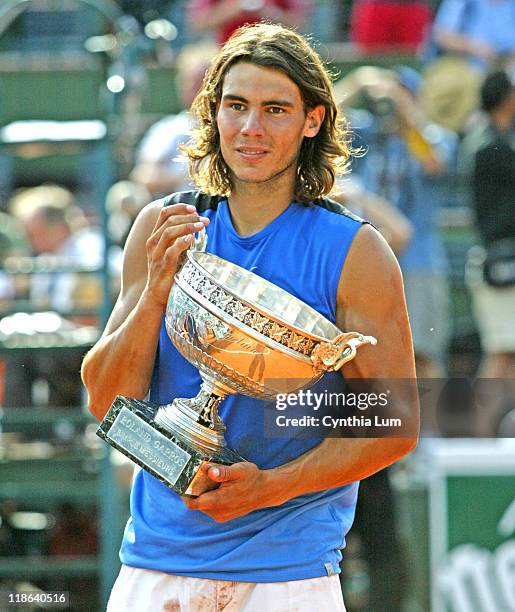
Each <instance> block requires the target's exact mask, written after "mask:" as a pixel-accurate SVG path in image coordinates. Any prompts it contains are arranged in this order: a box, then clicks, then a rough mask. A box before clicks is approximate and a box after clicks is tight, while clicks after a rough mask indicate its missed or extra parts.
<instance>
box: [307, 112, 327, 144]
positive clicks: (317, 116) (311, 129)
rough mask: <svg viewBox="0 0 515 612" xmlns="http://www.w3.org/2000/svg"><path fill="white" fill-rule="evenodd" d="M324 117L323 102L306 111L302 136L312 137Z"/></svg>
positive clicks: (316, 132)
mask: <svg viewBox="0 0 515 612" xmlns="http://www.w3.org/2000/svg"><path fill="white" fill-rule="evenodd" d="M324 118H325V106H324V105H323V104H319V105H318V106H315V108H313V109H311V110H310V111H308V114H307V115H306V123H305V126H304V136H307V138H314V137H315V136H316V135H317V134H318V132H319V131H320V126H321V125H322V123H323V121H324Z"/></svg>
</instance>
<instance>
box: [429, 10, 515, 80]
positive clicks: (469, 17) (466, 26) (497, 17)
mask: <svg viewBox="0 0 515 612" xmlns="http://www.w3.org/2000/svg"><path fill="white" fill-rule="evenodd" d="M433 36H434V39H435V43H436V45H437V46H438V48H439V50H440V52H441V53H444V54H447V53H452V54H459V55H462V56H465V57H466V58H467V59H468V60H469V61H470V62H471V63H472V64H473V65H474V66H476V67H478V68H480V69H481V70H487V69H488V68H489V67H490V66H492V65H494V64H496V63H498V62H499V61H500V60H502V59H503V58H505V59H508V60H509V59H510V58H511V59H513V57H515V2H513V0H443V1H442V3H441V5H440V8H439V9H438V12H437V14H436V17H435V21H434V27H433Z"/></svg>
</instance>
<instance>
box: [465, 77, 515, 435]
mask: <svg viewBox="0 0 515 612" xmlns="http://www.w3.org/2000/svg"><path fill="white" fill-rule="evenodd" d="M481 108H482V110H483V111H484V114H485V119H484V122H483V123H482V124H481V125H479V126H477V127H476V128H475V129H474V130H473V131H472V132H470V134H468V135H467V137H466V138H465V139H464V141H463V143H462V150H461V153H462V162H463V167H464V172H465V175H466V176H467V177H468V179H469V181H468V182H469V183H470V185H471V192H472V193H471V198H472V204H473V207H474V211H475V215H476V222H477V229H478V231H479V235H480V237H481V241H482V243H483V246H484V249H485V251H484V252H481V251H479V253H478V250H477V249H476V250H475V253H476V256H474V252H473V253H472V254H471V255H472V256H471V258H470V261H469V265H468V269H467V280H468V283H469V287H470V291H471V294H472V300H473V306H474V313H475V316H476V321H477V324H478V327H479V334H480V338H481V345H482V348H483V352H484V356H483V359H482V362H481V366H480V370H479V377H480V378H496V379H510V378H515V85H514V83H513V81H512V80H511V79H510V77H509V76H508V74H507V73H506V72H505V71H502V70H501V71H496V72H493V73H491V74H489V75H488V76H487V77H486V79H485V81H484V83H483V85H482V87H481ZM478 255H479V256H478ZM485 257H486V259H485ZM499 265H500V266H501V271H502V275H501V276H499V275H496V274H495V266H499ZM499 384H500V383H499ZM512 392H513V389H512ZM512 397H513V396H512ZM506 399H507V398H504V400H503V398H501V401H500V402H495V401H494V402H493V403H491V404H490V406H489V409H484V407H483V410H481V411H479V413H478V420H477V433H478V434H479V435H483V436H493V435H495V433H496V431H497V427H498V425H499V421H500V420H501V418H502V415H503V413H504V412H506V409H507V408H513V403H512V404H511V406H509V405H508V402H507V401H506ZM512 402H513V400H512Z"/></svg>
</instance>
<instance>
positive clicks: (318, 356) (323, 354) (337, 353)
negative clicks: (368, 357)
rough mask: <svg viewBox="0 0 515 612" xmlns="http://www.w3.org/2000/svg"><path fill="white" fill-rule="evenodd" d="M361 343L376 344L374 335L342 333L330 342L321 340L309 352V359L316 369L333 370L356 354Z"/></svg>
mask: <svg viewBox="0 0 515 612" xmlns="http://www.w3.org/2000/svg"><path fill="white" fill-rule="evenodd" d="M363 344H372V345H373V346H374V345H376V344H377V338H374V336H364V335H363V334H360V333H359V332H346V333H342V334H340V335H338V336H336V338H335V339H334V340H331V341H330V342H321V343H320V344H318V345H317V346H316V347H315V348H314V349H313V352H312V354H311V361H312V362H313V365H314V367H315V368H316V369H317V370H322V371H326V372H335V371H336V370H339V369H340V368H341V367H342V365H343V364H344V363H347V362H348V361H351V360H352V359H354V357H355V356H356V353H357V351H358V348H359V347H360V346H362V345H363Z"/></svg>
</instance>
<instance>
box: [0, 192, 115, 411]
mask: <svg viewBox="0 0 515 612" xmlns="http://www.w3.org/2000/svg"><path fill="white" fill-rule="evenodd" d="M10 209H11V211H12V214H13V215H14V216H15V217H16V218H17V219H19V220H20V221H21V223H22V224H23V227H24V229H25V233H26V236H27V241H28V243H29V245H30V248H31V249H32V253H33V255H35V256H53V257H56V258H57V259H56V260H55V263H56V266H66V267H68V266H70V267H72V268H73V266H77V267H79V266H86V265H87V266H91V267H92V268H96V267H99V266H100V265H101V264H102V261H103V250H104V240H103V237H102V236H101V234H100V233H99V232H98V231H97V230H95V229H94V228H91V227H88V225H87V223H86V220H85V217H84V215H83V214H82V211H81V210H80V208H79V207H78V206H77V204H76V202H75V199H74V197H73V195H72V194H71V193H70V192H69V191H68V190H66V189H64V188H63V187H59V186H57V185H42V186H39V187H33V188H30V189H25V190H24V191H22V192H21V193H19V194H17V195H15V196H14V197H13V199H12V200H11V202H10ZM28 297H29V298H30V300H31V301H32V303H33V306H34V307H36V308H40V309H41V310H48V309H52V310H53V311H55V312H56V313H57V314H58V315H59V317H60V327H59V329H66V328H71V327H73V325H74V322H78V319H73V321H72V320H67V319H66V318H65V317H66V315H68V316H70V315H72V314H73V310H74V309H77V308H78V309H83V308H93V307H98V305H99V304H100V299H101V287H100V280H99V279H98V277H96V276H91V277H89V275H86V274H75V273H73V272H72V271H66V272H55V273H42V272H38V273H35V274H33V275H32V276H31V277H30V283H29V287H28ZM56 316H57V315H56ZM54 320H55V316H54V318H53V319H52V321H54ZM81 322H83V321H82V320H81ZM88 322H91V321H89V320H88ZM13 324H14V323H13ZM25 325H26V324H25ZM20 331H22V332H23V333H29V332H30V330H27V329H23V330H20ZM82 353H83V349H82V348H77V349H75V348H73V349H70V350H68V351H66V353H63V352H61V351H55V352H53V353H48V352H41V351H37V350H31V349H19V350H16V351H11V352H8V353H7V354H6V364H5V406H7V407H14V406H30V405H32V404H33V400H34V397H33V390H34V383H35V382H36V381H39V380H42V381H45V383H46V387H47V389H48V393H47V398H46V401H47V402H48V403H49V404H50V405H52V406H72V405H78V404H79V403H80V401H81V394H82V385H81V382H80V376H79V370H80V363H81V359H82Z"/></svg>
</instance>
